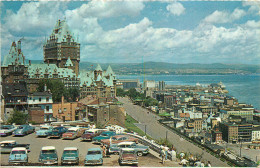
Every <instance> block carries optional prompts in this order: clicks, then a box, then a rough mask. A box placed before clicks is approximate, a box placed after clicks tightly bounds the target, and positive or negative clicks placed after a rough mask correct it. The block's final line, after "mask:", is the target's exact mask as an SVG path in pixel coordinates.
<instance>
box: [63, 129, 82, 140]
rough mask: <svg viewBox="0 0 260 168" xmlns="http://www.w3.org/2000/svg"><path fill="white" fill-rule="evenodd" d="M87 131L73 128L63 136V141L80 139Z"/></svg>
mask: <svg viewBox="0 0 260 168" xmlns="http://www.w3.org/2000/svg"><path fill="white" fill-rule="evenodd" d="M84 131H85V130H84V129H83V128H79V127H71V128H69V129H68V131H67V132H65V133H63V134H62V139H76V138H78V137H80V136H81V135H82V134H83V132H84Z"/></svg>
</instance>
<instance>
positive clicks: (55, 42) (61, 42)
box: [43, 20, 80, 76]
mask: <svg viewBox="0 0 260 168" xmlns="http://www.w3.org/2000/svg"><path fill="white" fill-rule="evenodd" d="M77 41H78V40H77V39H76V38H75V37H74V34H73V33H72V32H71V31H70V29H69V27H68V25H67V23H66V20H58V21H57V23H56V25H55V27H54V29H53V31H52V34H51V35H50V36H49V38H48V39H47V41H46V42H45V44H44V46H43V53H44V62H45V63H50V64H55V65H57V67H58V68H69V69H72V70H73V71H74V73H75V74H76V76H78V75H79V62H80V44H79V43H78V42H77ZM68 60H70V64H67V62H68Z"/></svg>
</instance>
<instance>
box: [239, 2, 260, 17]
mask: <svg viewBox="0 0 260 168" xmlns="http://www.w3.org/2000/svg"><path fill="white" fill-rule="evenodd" d="M242 5H243V6H249V9H248V12H249V13H254V14H257V15H260V2H259V1H243V3H242Z"/></svg>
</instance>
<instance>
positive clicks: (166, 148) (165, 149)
mask: <svg viewBox="0 0 260 168" xmlns="http://www.w3.org/2000/svg"><path fill="white" fill-rule="evenodd" d="M168 150H169V148H168V147H167V146H166V145H165V146H164V153H165V160H167V159H168Z"/></svg>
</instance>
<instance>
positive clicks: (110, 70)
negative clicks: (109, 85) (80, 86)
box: [106, 65, 115, 76]
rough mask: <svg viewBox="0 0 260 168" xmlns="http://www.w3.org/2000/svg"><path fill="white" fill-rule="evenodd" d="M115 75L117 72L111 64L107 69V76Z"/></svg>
mask: <svg viewBox="0 0 260 168" xmlns="http://www.w3.org/2000/svg"><path fill="white" fill-rule="evenodd" d="M113 75H115V74H114V72H113V70H112V68H111V66H110V65H109V66H108V68H107V70H106V76H113Z"/></svg>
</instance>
